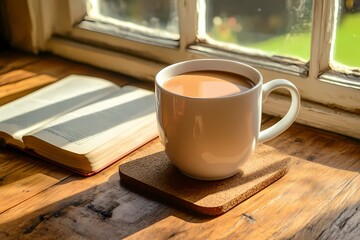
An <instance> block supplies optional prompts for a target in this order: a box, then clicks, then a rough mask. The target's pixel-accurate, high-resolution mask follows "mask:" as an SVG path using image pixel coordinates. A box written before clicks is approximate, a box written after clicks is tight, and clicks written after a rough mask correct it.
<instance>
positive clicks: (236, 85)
mask: <svg viewBox="0 0 360 240" xmlns="http://www.w3.org/2000/svg"><path fill="white" fill-rule="evenodd" d="M254 85H255V84H254V83H253V82H252V81H251V80H250V79H248V78H246V77H244V76H242V75H238V74H235V73H228V72H221V71H194V72H188V73H184V74H181V75H177V76H174V77H172V78H170V79H168V80H167V81H166V82H165V83H164V88H165V89H166V90H168V91H170V92H173V93H176V94H179V95H183V96H187V97H195V98H216V97H223V96H229V95H234V94H238V93H241V92H244V91H247V90H249V89H250V88H252V87H253V86H254Z"/></svg>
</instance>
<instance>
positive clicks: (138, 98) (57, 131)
mask: <svg viewBox="0 0 360 240" xmlns="http://www.w3.org/2000/svg"><path fill="white" fill-rule="evenodd" d="M148 118H151V119H152V120H151V122H156V116H155V102H154V93H153V92H152V91H148V90H144V89H141V88H137V87H132V86H125V87H122V88H121V90H120V91H118V92H116V93H114V94H112V95H110V96H108V97H107V98H104V99H102V101H99V102H96V103H93V104H89V105H87V106H84V107H82V108H79V109H77V110H75V111H73V112H70V113H67V114H66V115H63V116H62V117H60V118H58V119H56V120H54V121H52V122H50V123H48V124H46V125H44V126H43V127H42V128H41V129H40V130H39V131H37V132H34V133H32V134H31V136H32V137H35V138H38V139H41V140H43V141H45V142H48V143H49V144H52V145H55V146H57V147H59V148H62V149H64V150H67V151H70V152H74V153H77V154H87V153H89V152H91V151H92V150H94V149H96V148H97V147H99V146H101V145H103V144H106V143H107V142H108V141H110V140H111V139H113V138H115V137H117V136H119V135H120V134H122V133H125V132H126V131H128V130H129V129H130V128H132V127H134V126H141V124H145V123H146V124H148V123H149V121H143V120H144V119H148ZM25 139H26V136H25ZM130 140H131V139H130ZM25 144H27V142H26V141H25ZM29 145H31V143H30V142H29ZM37 147H39V146H37Z"/></svg>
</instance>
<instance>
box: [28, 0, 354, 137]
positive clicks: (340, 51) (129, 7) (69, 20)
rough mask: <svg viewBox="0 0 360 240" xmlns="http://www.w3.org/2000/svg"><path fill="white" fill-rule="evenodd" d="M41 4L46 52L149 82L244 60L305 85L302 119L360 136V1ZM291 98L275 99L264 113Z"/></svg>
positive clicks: (58, 0)
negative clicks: (207, 64)
mask: <svg viewBox="0 0 360 240" xmlns="http://www.w3.org/2000/svg"><path fill="white" fill-rule="evenodd" d="M35 2H37V3H30V4H34V5H33V6H32V7H31V9H33V11H34V12H40V13H41V14H33V18H34V19H33V21H35V22H36V25H40V26H41V28H40V29H38V30H36V29H35V31H34V32H35V33H34V35H36V36H35V38H37V39H38V41H37V47H38V48H39V49H40V50H47V51H52V52H53V53H55V54H59V55H62V56H65V57H68V58H72V59H75V60H79V61H84V62H88V63H91V64H94V65H97V66H100V67H103V68H107V69H110V70H115V71H120V72H122V73H125V74H129V75H131V76H134V77H138V78H142V79H148V80H153V78H154V76H155V74H156V73H157V71H159V70H160V69H161V68H162V67H164V66H166V65H168V64H171V63H174V62H179V61H182V60H186V59H193V58H204V57H216V58H219V57H220V58H229V59H234V60H238V61H242V62H245V63H248V64H250V65H253V66H254V67H256V68H258V69H259V70H260V72H261V73H262V74H263V76H264V79H265V81H268V80H271V79H274V78H285V79H289V80H290V81H292V82H293V83H294V84H295V85H296V86H297V87H298V88H299V90H300V93H301V96H302V98H303V105H302V110H301V112H300V115H299V118H298V121H299V122H301V123H305V124H309V125H312V126H316V127H320V128H323V129H327V130H331V131H336V132H341V133H344V134H347V135H350V136H354V137H358V138H360V127H359V126H360V94H359V93H360V77H359V76H360V64H359V61H360V54H359V49H360V45H359V43H358V42H359V40H360V28H358V25H359V24H360V22H359V20H360V9H359V5H360V0H267V1H264V0H153V1H147V0H87V1H81V0H77V1H70V0H67V1H62V0H55V1H46V0H40V1H35ZM49 9H51V10H49ZM51 11H53V13H54V14H51ZM58 12H61V13H62V14H55V13H58ZM99 59H101V61H100V60H99ZM287 102H288V100H287V96H286V93H285V92H279V93H277V94H272V95H271V96H270V98H269V99H268V101H267V102H266V103H265V105H264V111H265V112H266V113H270V114H275V115H282V114H283V113H284V112H285V111H286V110H287V106H288V105H287Z"/></svg>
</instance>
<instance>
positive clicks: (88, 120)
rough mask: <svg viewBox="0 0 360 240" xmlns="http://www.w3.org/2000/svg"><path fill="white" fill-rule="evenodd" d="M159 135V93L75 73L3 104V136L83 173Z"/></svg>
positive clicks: (0, 124) (0, 129)
mask: <svg viewBox="0 0 360 240" xmlns="http://www.w3.org/2000/svg"><path fill="white" fill-rule="evenodd" d="M156 136H157V125H156V116H155V103H154V93H153V92H152V91H148V90H144V89H141V88H137V87H133V86H124V87H120V86H118V85H116V84H114V83H112V82H110V81H107V80H104V79H100V78H94V77H88V76H81V75H70V76H68V77H66V78H64V79H62V80H59V81H57V82H56V83H53V84H51V85H48V86H46V87H44V88H42V89H40V90H37V91H35V92H33V93H31V94H29V95H26V96H24V97H22V98H19V99H17V100H15V101H13V102H10V103H8V104H5V105H3V106H1V107H0V138H2V139H3V142H4V143H5V144H6V145H11V146H15V147H17V148H20V149H23V150H26V151H28V152H31V153H35V154H36V155H38V156H41V157H43V158H45V159H47V160H49V161H52V162H54V163H56V164H59V165H61V166H64V167H66V168H69V169H71V170H73V171H75V172H78V173H80V174H82V175H91V174H94V173H96V172H98V171H100V170H102V169H103V168H105V167H107V166H108V165H110V164H112V163H114V162H115V161H117V160H119V159H120V158H121V157H123V156H124V155H126V154H128V153H130V152H131V151H133V150H135V149H136V148H138V147H140V146H141V145H143V144H145V143H147V142H148V141H150V140H152V139H153V138H155V137H156Z"/></svg>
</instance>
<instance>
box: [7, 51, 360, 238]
mask: <svg viewBox="0 0 360 240" xmlns="http://www.w3.org/2000/svg"><path fill="white" fill-rule="evenodd" d="M0 67H1V68H0V104H3V103H5V102H7V101H10V100H12V99H14V98H16V97H19V96H21V95H24V94H26V93H27V92H30V91H33V90H34V89H36V88H38V87H41V86H42V85H44V84H48V83H50V82H52V81H55V80H57V79H59V78H62V77H65V76H67V75H69V74H72V73H74V74H86V75H91V76H99V77H102V78H106V79H110V80H113V81H117V82H118V83H120V84H125V83H134V80H133V79H130V78H127V77H124V76H121V75H119V74H116V73H111V72H108V71H104V70H100V69H96V68H93V67H90V66H87V65H82V64H79V63H74V62H70V61H68V60H64V59H61V58H58V57H54V56H51V55H41V56H33V55H28V54H24V53H21V52H16V51H3V52H0ZM136 84H137V85H139V86H143V87H145V88H150V89H151V88H152V85H153V84H152V83H144V82H136ZM0 114H1V113H0ZM277 120H278V119H277V118H274V117H269V116H264V119H263V127H266V126H269V125H271V124H273V123H274V122H276V121H277ZM157 142H158V139H155V140H154V141H152V142H150V143H149V144H147V145H146V146H144V147H143V148H141V149H139V150H137V151H136V152H137V153H139V152H142V151H146V149H147V148H149V147H151V146H152V145H153V144H156V143H157ZM265 144H267V145H269V146H272V147H274V148H276V149H278V150H279V151H282V152H284V153H286V154H288V155H291V156H293V157H295V158H296V161H294V162H293V164H292V165H291V167H290V170H289V172H288V173H287V174H286V175H285V176H284V177H283V178H281V179H280V180H278V181H277V182H275V183H274V184H272V185H271V186H269V187H268V188H266V189H265V190H263V191H261V192H259V193H258V194H256V195H255V196H253V197H251V198H250V199H248V200H246V201H244V202H243V203H241V204H240V205H238V206H236V207H235V208H233V209H232V210H230V211H229V212H227V213H225V214H223V215H221V216H218V217H205V216H199V215H196V214H193V213H191V212H188V211H185V210H183V209H178V208H177V207H175V206H172V205H169V204H168V203H164V202H161V201H157V200H154V199H153V198H147V197H143V196H142V195H139V194H137V193H135V192H132V191H129V190H128V189H126V188H124V187H123V186H122V185H121V184H120V181H119V174H118V166H119V164H120V163H121V162H122V161H119V162H118V163H116V164H114V165H112V166H111V167H109V168H108V169H106V170H105V171H102V172H101V173H99V174H97V175H95V176H92V177H89V178H84V177H80V176H78V175H76V174H73V173H71V172H68V171H66V170H63V169H61V168H59V167H56V166H53V165H51V164H48V163H45V162H43V161H41V160H38V159H36V158H34V157H31V156H29V155H26V154H24V153H22V152H19V151H16V150H13V149H8V148H1V149H0V239H122V238H129V239H169V238H171V239H290V238H291V239H360V210H359V208H360V174H359V172H360V141H359V140H356V139H351V138H348V137H344V136H340V135H336V134H332V133H328V132H324V131H321V130H317V129H314V128H311V127H307V126H303V125H299V124H294V125H293V126H292V127H291V128H290V129H288V130H287V131H286V132H285V133H284V134H282V135H281V136H279V137H277V138H276V139H275V140H272V141H269V142H267V143H265ZM136 152H135V153H133V154H136ZM131 156H132V154H131V155H130V156H128V157H126V158H125V159H124V160H126V159H127V158H129V157H131Z"/></svg>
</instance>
